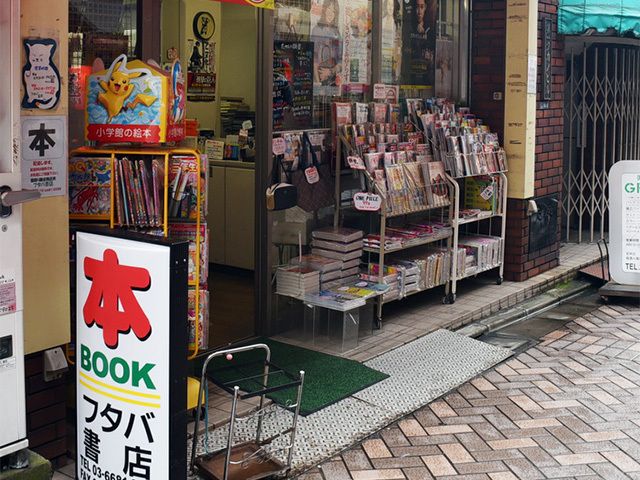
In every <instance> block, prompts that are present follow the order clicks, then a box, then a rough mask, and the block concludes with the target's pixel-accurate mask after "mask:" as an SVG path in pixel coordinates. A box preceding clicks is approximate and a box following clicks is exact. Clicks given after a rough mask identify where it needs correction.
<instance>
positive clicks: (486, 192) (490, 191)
mask: <svg viewBox="0 0 640 480" xmlns="http://www.w3.org/2000/svg"><path fill="white" fill-rule="evenodd" d="M480 196H481V197H482V198H484V199H485V200H489V199H490V198H491V197H493V185H489V186H488V187H487V188H485V189H484V190H483V191H482V192H480Z"/></svg>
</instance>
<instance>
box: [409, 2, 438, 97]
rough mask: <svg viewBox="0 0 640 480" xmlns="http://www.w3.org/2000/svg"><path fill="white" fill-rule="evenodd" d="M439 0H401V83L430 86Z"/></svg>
mask: <svg viewBox="0 0 640 480" xmlns="http://www.w3.org/2000/svg"><path fill="white" fill-rule="evenodd" d="M437 14H438V0H404V1H403V10H402V75H401V77H402V78H401V80H402V84H403V85H406V86H412V87H413V86H415V87H425V86H433V85H434V80H435V50H436V19H437Z"/></svg>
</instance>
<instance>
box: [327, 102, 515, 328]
mask: <svg viewBox="0 0 640 480" xmlns="http://www.w3.org/2000/svg"><path fill="white" fill-rule="evenodd" d="M333 120H334V125H333V127H332V132H333V135H334V138H335V139H334V142H335V144H336V145H337V155H338V161H336V165H337V168H338V175H337V179H336V182H338V183H339V182H340V179H339V176H340V175H339V173H340V172H339V169H340V168H341V167H343V166H346V167H348V168H350V169H351V170H352V171H354V172H356V174H358V175H359V176H360V177H361V178H362V186H363V188H365V189H366V190H367V191H368V192H370V193H371V194H376V195H379V196H380V197H381V198H382V202H381V205H382V206H381V208H380V210H379V212H378V214H379V222H378V224H379V228H378V229H377V230H374V231H371V232H369V233H368V234H367V235H365V236H364V239H363V251H364V252H365V253H366V254H367V255H368V260H367V267H366V273H364V278H366V279H368V280H375V281H376V282H378V283H381V284H387V285H388V286H389V290H388V291H387V292H386V293H385V294H384V296H383V297H382V299H381V301H380V302H379V309H378V318H379V319H381V317H382V305H383V304H384V303H385V302H389V301H392V300H397V299H401V298H404V297H406V296H408V295H411V294H413V293H417V292H420V291H423V290H427V289H430V288H434V287H436V286H442V285H444V286H445V298H444V301H445V302H446V303H453V302H454V301H455V295H456V289H457V286H456V282H457V280H458V279H462V278H465V277H468V276H471V275H475V274H477V273H480V272H483V271H487V270H490V269H492V268H496V267H499V269H500V272H499V280H498V283H501V281H502V274H503V267H502V265H503V254H504V253H503V248H502V245H503V243H504V235H505V223H506V222H505V213H506V189H507V179H506V176H505V175H504V172H505V171H506V169H507V165H506V156H505V153H504V150H503V149H502V148H501V147H500V144H499V141H498V137H497V134H495V133H493V132H491V131H490V129H489V127H488V126H487V125H485V124H484V123H483V122H482V120H481V119H478V118H476V116H475V115H473V114H472V113H471V112H470V111H469V109H468V108H464V107H456V106H455V104H453V103H451V102H448V101H446V100H442V99H430V100H423V99H406V104H405V105H403V106H401V105H399V104H387V103H371V104H360V103H353V104H350V103H347V102H336V103H335V104H334V105H333ZM336 191H337V192H341V186H340V185H338V186H337V188H336ZM336 203H338V202H336ZM339 209H340V205H338V207H337V209H336V214H335V224H336V225H338V224H339V222H340V212H339ZM495 218H501V219H502V221H501V222H500V225H495V226H494V225H493V224H492V223H491V220H492V219H495ZM483 220H487V222H485V223H486V225H485V223H481V221H483ZM374 223H375V222H374ZM472 225H473V226H475V231H472V229H471V227H472ZM494 227H497V228H494ZM461 230H462V232H461ZM496 231H500V233H499V234H497V235H496V234H495V232H496ZM462 233H464V234H465V235H466V236H464V237H461V235H462ZM492 233H493V234H494V236H492V235H491V234H492ZM472 234H475V235H472ZM463 240H464V242H465V243H462V242H463ZM487 251H489V252H490V253H486V252H487ZM387 255H388V257H386V258H385V256H387ZM365 258H366V257H365ZM471 265H473V266H471ZM467 266H468V268H467Z"/></svg>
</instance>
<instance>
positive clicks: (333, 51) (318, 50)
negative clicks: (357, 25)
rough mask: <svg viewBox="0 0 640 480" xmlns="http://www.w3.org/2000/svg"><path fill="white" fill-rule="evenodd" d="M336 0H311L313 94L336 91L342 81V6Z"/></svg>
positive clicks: (338, 89)
mask: <svg viewBox="0 0 640 480" xmlns="http://www.w3.org/2000/svg"><path fill="white" fill-rule="evenodd" d="M340 4H341V2H340V1H338V0H311V41H312V42H313V43H314V60H313V85H314V89H313V90H314V94H315V95H322V96H336V95H340V91H341V90H340V87H341V85H342V83H343V78H344V76H343V65H342V55H343V42H342V38H343V33H342V25H343V24H344V20H343V17H342V15H344V9H342V8H341V5H340Z"/></svg>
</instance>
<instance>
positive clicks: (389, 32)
mask: <svg viewBox="0 0 640 480" xmlns="http://www.w3.org/2000/svg"><path fill="white" fill-rule="evenodd" d="M401 9H402V7H401V6H400V0H383V2H382V66H381V67H382V68H381V70H382V72H381V77H380V78H381V80H382V83H398V81H399V75H400V72H399V67H400V59H401V51H400V50H401V49H400V47H401V45H402V42H401V38H400V34H401V32H402V27H401V25H402V23H401V17H400V15H401Z"/></svg>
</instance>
